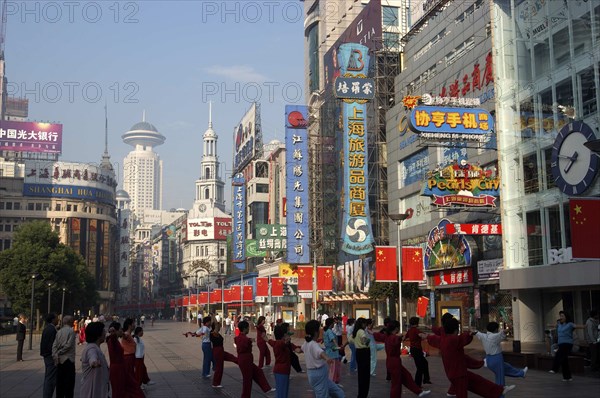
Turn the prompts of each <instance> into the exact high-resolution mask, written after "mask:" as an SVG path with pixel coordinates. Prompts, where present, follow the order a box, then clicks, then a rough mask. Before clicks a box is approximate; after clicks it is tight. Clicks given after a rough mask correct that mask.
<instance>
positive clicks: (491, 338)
mask: <svg viewBox="0 0 600 398" xmlns="http://www.w3.org/2000/svg"><path fill="white" fill-rule="evenodd" d="M486 329H487V333H482V332H478V331H474V333H475V336H476V337H477V338H478V339H479V340H481V344H482V345H483V349H484V350H485V360H484V362H485V366H487V367H488V368H489V369H490V370H491V371H492V372H494V374H495V375H496V380H495V383H496V384H499V385H501V386H504V385H506V384H505V382H504V377H505V376H509V377H525V374H527V370H528V368H527V366H525V367H524V368H523V369H517V368H515V367H513V366H512V365H511V364H509V363H508V362H504V356H503V355H502V346H501V345H500V343H501V342H502V341H503V340H506V334H504V330H502V331H499V329H500V325H499V324H498V322H490V323H488V324H487V328H486Z"/></svg>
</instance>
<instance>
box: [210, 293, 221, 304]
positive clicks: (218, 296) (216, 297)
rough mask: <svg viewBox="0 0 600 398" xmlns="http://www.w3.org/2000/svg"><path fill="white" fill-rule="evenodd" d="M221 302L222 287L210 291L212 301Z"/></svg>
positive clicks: (214, 302)
mask: <svg viewBox="0 0 600 398" xmlns="http://www.w3.org/2000/svg"><path fill="white" fill-rule="evenodd" d="M220 302H221V289H215V290H213V291H212V292H210V303H211V304H217V303H220Z"/></svg>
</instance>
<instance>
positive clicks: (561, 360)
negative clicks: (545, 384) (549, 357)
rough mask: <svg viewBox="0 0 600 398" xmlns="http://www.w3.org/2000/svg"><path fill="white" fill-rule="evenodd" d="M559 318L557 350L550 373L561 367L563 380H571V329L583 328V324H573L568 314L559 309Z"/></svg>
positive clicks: (557, 324)
mask: <svg viewBox="0 0 600 398" xmlns="http://www.w3.org/2000/svg"><path fill="white" fill-rule="evenodd" d="M558 314H559V316H560V318H559V319H558V321H557V323H556V334H557V336H558V351H557V352H556V355H555V356H554V363H553V364H552V370H550V373H556V372H558V369H559V368H562V374H563V381H573V378H572V377H571V368H570V367H569V354H570V353H571V350H572V349H573V331H574V330H575V329H584V328H585V326H584V325H575V324H574V323H573V320H572V318H571V316H570V315H569V314H567V313H566V312H564V311H560V312H559V313H558Z"/></svg>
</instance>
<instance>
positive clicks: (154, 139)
mask: <svg viewBox="0 0 600 398" xmlns="http://www.w3.org/2000/svg"><path fill="white" fill-rule="evenodd" d="M121 138H122V139H123V142H124V143H126V144H128V145H131V146H134V147H135V146H137V145H142V146H149V147H155V146H159V145H162V144H163V143H164V142H165V140H166V137H165V136H164V135H162V134H161V133H159V132H158V129H157V128H156V127H154V125H152V124H151V123H148V122H147V121H146V112H145V111H144V113H143V115H142V121H141V122H138V123H136V124H134V125H133V126H131V128H130V129H129V131H127V132H126V133H125V134H123V135H122V136H121Z"/></svg>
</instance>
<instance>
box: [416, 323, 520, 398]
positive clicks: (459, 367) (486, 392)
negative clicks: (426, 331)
mask: <svg viewBox="0 0 600 398" xmlns="http://www.w3.org/2000/svg"><path fill="white" fill-rule="evenodd" d="M444 332H445V334H443V335H441V336H435V335H430V336H427V341H428V342H429V344H431V345H432V346H434V347H438V348H439V349H440V352H441V354H442V363H443V364H444V370H445V371H446V376H447V377H448V379H449V380H450V382H451V383H452V386H453V387H454V389H455V391H456V397H457V398H467V394H468V391H471V392H474V393H475V394H477V395H481V396H486V397H495V398H499V397H500V396H501V395H503V394H506V393H507V392H509V391H510V390H512V389H513V388H515V386H506V387H504V388H502V386H501V385H498V384H494V383H492V382H491V381H489V380H487V379H485V378H483V377H481V376H479V375H478V374H475V373H472V372H470V371H468V370H467V359H466V357H465V351H464V347H465V346H466V345H468V344H469V343H470V342H471V341H472V340H473V336H472V335H471V334H470V333H469V332H464V333H461V334H458V321H457V320H456V319H454V318H452V319H449V320H448V321H446V323H444Z"/></svg>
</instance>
